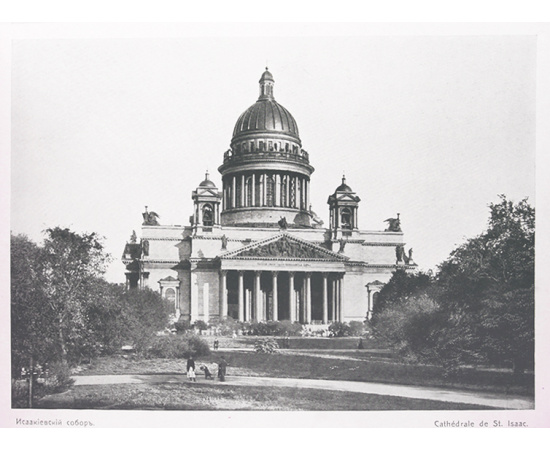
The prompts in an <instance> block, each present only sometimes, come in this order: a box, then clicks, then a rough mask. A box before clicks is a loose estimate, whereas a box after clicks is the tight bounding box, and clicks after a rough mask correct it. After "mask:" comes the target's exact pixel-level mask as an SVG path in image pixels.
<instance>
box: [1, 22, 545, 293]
mask: <svg viewBox="0 0 550 450" xmlns="http://www.w3.org/2000/svg"><path fill="white" fill-rule="evenodd" d="M238 26H239V25H235V27H238ZM354 34H355V35H354V36H350V37H345V36H338V37H337V36H329V35H328V33H327V36H324V37H321V36H314V37H299V36H296V37H283V36H274V37H266V36H261V35H250V34H248V35H247V34H246V33H243V36H242V37H235V36H234V35H233V34H232V35H229V34H228V35H227V36H221V37H181V38H169V39H154V38H144V39H21V40H15V41H14V43H13V47H12V136H11V137H12V154H11V164H12V167H11V176H12V179H11V195H12V196H11V202H12V203H11V229H12V231H13V232H15V233H25V234H27V235H28V236H29V237H31V238H32V239H33V240H36V241H39V240H40V239H41V238H42V234H41V232H42V230H44V229H45V228H48V227H54V226H63V227H70V228H72V229H73V230H76V231H79V232H81V231H87V232H92V231H95V232H98V233H99V234H101V235H103V236H105V238H106V241H105V243H106V248H107V251H108V252H109V253H111V254H112V256H113V258H114V261H113V263H112V265H111V267H110V268H109V271H108V274H107V275H108V279H109V280H110V281H115V282H123V281H124V266H123V264H122V263H121V262H120V257H121V255H122V250H123V248H124V244H125V243H126V241H127V240H128V239H129V237H130V235H131V233H132V230H136V232H137V233H138V236H139V234H140V226H141V222H142V218H141V213H142V212H143V210H144V206H145V205H147V206H148V207H149V209H150V210H153V211H156V212H157V213H158V214H159V215H160V223H161V224H163V225H164V224H166V225H169V224H179V225H187V224H188V221H189V216H190V215H191V214H192V211H193V209H192V200H191V191H192V190H193V189H195V188H196V186H197V185H198V184H199V183H200V182H201V181H202V180H203V179H204V173H205V170H207V169H208V170H209V172H210V174H211V179H212V180H213V181H214V182H215V183H216V185H217V186H218V187H220V186H221V178H220V175H219V172H218V171H217V168H218V167H219V166H220V165H221V163H222V159H223V152H224V151H225V150H227V149H228V148H229V143H230V140H231V135H232V131H233V126H234V125H235V122H236V120H237V118H238V117H239V115H240V114H241V113H242V112H243V111H244V110H245V109H246V108H248V107H249V106H250V105H251V104H253V103H254V102H255V101H256V99H257V97H258V80H259V78H260V76H261V74H262V72H263V70H264V68H265V66H266V64H268V65H269V70H270V71H271V72H272V74H273V76H274V78H275V90H274V94H275V99H276V100H277V101H278V102H279V103H280V104H281V105H283V106H284V107H286V108H287V109H288V110H289V111H290V112H291V113H292V115H293V116H294V118H295V119H296V121H297V123H298V127H299V130H300V137H301V139H302V144H303V147H304V149H306V150H307V151H308V152H309V155H310V163H311V164H312V165H313V166H314V167H315V172H314V173H313V175H312V177H311V198H312V206H313V209H314V211H316V212H317V214H318V215H319V216H320V217H321V218H322V219H323V220H324V221H325V223H327V222H328V205H327V198H328V196H329V195H330V194H332V193H333V192H334V189H335V188H336V187H337V186H338V185H339V184H340V182H341V177H342V174H343V173H345V175H346V179H347V183H348V185H350V186H351V187H352V188H353V189H354V190H355V191H356V193H357V194H358V195H359V196H360V198H361V203H360V206H359V226H360V228H361V229H367V230H383V229H384V227H385V225H386V224H385V223H384V220H385V219H387V218H389V217H395V216H396V213H398V212H399V213H400V214H401V223H402V228H403V231H404V233H405V242H406V247H407V249H408V248H409V247H413V248H414V259H415V261H416V262H417V263H418V264H419V266H420V267H421V268H423V269H429V268H435V266H436V265H437V264H439V263H440V262H442V261H443V260H444V259H445V258H446V257H447V256H448V255H449V253H450V252H451V251H452V250H453V249H454V248H455V247H456V246H457V245H459V244H461V243H462V242H464V240H465V239H467V238H469V237H473V236H475V235H477V234H479V233H481V232H482V231H483V230H484V229H485V227H486V224H487V219H488V214H489V210H488V204H489V203H491V202H497V201H498V200H499V199H498V194H505V195H507V196H508V197H509V198H510V199H512V200H514V201H519V200H521V199H522V198H524V197H529V198H530V201H531V203H532V204H533V205H534V201H535V81H536V40H535V37H533V36H511V35H509V36H505V35H503V36H420V35H419V36H367V35H365V36H361V35H358V34H357V33H354Z"/></svg>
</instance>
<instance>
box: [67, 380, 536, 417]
mask: <svg viewBox="0 0 550 450" xmlns="http://www.w3.org/2000/svg"><path fill="white" fill-rule="evenodd" d="M73 378H74V379H75V386H85V385H98V384H132V383H149V384H156V383H187V382H188V381H187V378H186V376H185V375H165V374H158V375H78V376H74V377H73ZM197 383H208V384H220V382H218V381H217V380H215V381H212V380H204V379H202V378H201V379H198V380H197ZM224 384H226V385H231V386H266V387H295V388H305V389H325V390H332V391H345V392H358V393H362V394H375V395H388V396H395V397H407V398H416V399H425V400H435V401H440V402H453V403H466V404H470V405H482V406H488V407H492V408H498V409H534V407H535V403H534V400H532V399H530V398H529V397H519V396H511V395H507V394H496V393H484V392H466V391H456V390H451V389H439V388H427V387H419V386H406V385H398V384H384V383H367V382H362V381H344V380H314V379H302V378H271V377H239V376H230V377H228V378H227V379H226V381H225V382H224Z"/></svg>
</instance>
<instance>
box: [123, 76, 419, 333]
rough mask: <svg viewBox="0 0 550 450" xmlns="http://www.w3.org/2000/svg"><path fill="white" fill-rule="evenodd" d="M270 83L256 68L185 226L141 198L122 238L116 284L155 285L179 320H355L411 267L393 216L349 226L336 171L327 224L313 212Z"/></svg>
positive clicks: (305, 166) (308, 168)
mask: <svg viewBox="0 0 550 450" xmlns="http://www.w3.org/2000/svg"><path fill="white" fill-rule="evenodd" d="M274 83H275V81H274V78H273V75H272V74H271V73H270V72H269V71H268V70H267V68H266V71H265V72H264V73H263V74H262V76H261V78H260V81H259V84H260V86H259V87H260V95H259V98H258V100H257V101H256V103H254V104H253V105H252V106H250V107H249V108H248V109H247V110H246V111H245V112H244V113H243V114H241V116H240V117H239V118H238V119H237V123H236V124H235V128H234V130H233V137H232V139H231V144H230V148H229V150H227V151H226V152H225V153H224V155H223V163H222V164H221V166H220V167H219V168H218V170H219V172H220V174H221V176H222V185H221V186H220V188H221V189H220V188H219V187H218V186H216V185H215V183H214V182H212V180H210V179H209V175H208V173H206V175H205V177H204V180H203V181H201V182H200V183H199V184H198V186H197V188H196V189H195V190H194V191H193V192H192V194H191V199H192V201H193V215H192V216H191V217H190V219H189V222H190V223H189V225H187V226H179V225H161V224H160V223H159V222H158V215H157V214H156V213H155V212H153V211H148V209H147V207H146V208H145V212H144V213H143V224H142V227H141V237H140V238H138V236H137V235H136V233H135V232H134V233H133V234H132V236H131V238H130V241H129V242H128V243H126V246H125V249H124V253H123V257H122V261H123V263H124V265H125V267H126V284H127V287H128V288H145V287H149V288H151V289H154V290H158V291H159V292H160V293H161V295H162V296H163V297H165V298H166V299H169V300H170V301H172V302H173V304H174V307H175V314H176V317H177V318H178V319H180V320H188V321H191V322H195V321H196V320H203V321H205V322H207V323H208V321H209V320H211V319H217V318H225V317H226V316H230V317H232V318H234V319H236V320H239V321H241V322H244V321H268V320H290V321H292V322H300V323H302V324H311V325H324V324H328V323H330V322H333V321H340V322H349V321H352V320H357V321H363V320H365V318H366V317H369V318H370V317H371V316H372V310H373V305H374V303H375V302H376V297H377V293H378V291H380V289H381V288H382V287H383V286H384V283H386V282H387V281H388V280H389V279H390V277H391V275H392V273H393V272H394V271H395V270H397V269H402V270H414V269H415V267H416V264H415V263H414V261H413V259H412V249H411V250H409V252H408V253H406V252H405V249H404V241H403V233H402V231H401V225H400V220H399V214H397V217H396V218H392V219H388V220H387V221H386V222H388V226H387V228H386V229H385V230H384V231H367V230H360V229H359V224H358V220H357V218H358V208H359V203H360V201H361V199H360V198H359V196H358V195H357V193H356V192H354V190H353V189H352V188H351V187H350V186H349V185H348V184H347V181H346V178H345V177H343V178H342V182H341V184H339V185H338V186H337V187H336V189H335V190H334V191H333V192H332V193H330V195H328V201H327V203H328V209H329V216H330V219H329V223H328V224H327V225H326V226H325V225H324V224H323V222H322V221H321V220H320V219H319V217H318V216H317V215H316V214H315V213H314V212H313V211H312V209H311V205H310V178H311V176H312V174H313V171H314V168H313V166H312V165H311V164H310V159H309V154H308V152H306V151H305V150H304V149H303V148H302V141H301V139H300V135H299V133H298V126H297V124H296V121H295V120H294V117H292V115H291V114H290V112H289V111H288V110H287V109H285V108H284V107H283V106H282V105H280V104H279V103H277V102H276V101H275V98H274V94H273V87H274ZM335 184H336V183H335Z"/></svg>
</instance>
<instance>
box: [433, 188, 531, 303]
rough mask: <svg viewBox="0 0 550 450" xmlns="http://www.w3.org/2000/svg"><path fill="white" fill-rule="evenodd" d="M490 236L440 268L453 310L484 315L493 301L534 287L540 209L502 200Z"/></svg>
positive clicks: (467, 245)
mask: <svg viewBox="0 0 550 450" xmlns="http://www.w3.org/2000/svg"><path fill="white" fill-rule="evenodd" d="M500 199H501V201H500V202H499V203H496V204H490V206H489V209H490V218H489V224H488V229H487V231H486V232H484V233H482V234H481V235H479V236H476V237H474V238H472V239H469V240H467V241H466V242H465V243H464V244H463V245H461V246H460V247H458V248H457V249H456V250H454V251H453V252H452V253H451V255H450V257H449V258H448V259H447V261H445V262H443V263H442V264H441V265H440V267H439V273H438V285H439V286H441V287H442V288H444V289H445V291H446V302H447V303H448V304H449V305H450V306H451V307H461V308H469V309H471V310H472V312H473V311H479V310H481V309H482V308H483V300H484V299H485V298H487V297H488V296H492V295H495V294H503V293H505V292H507V291H511V290H515V289H528V288H529V287H531V286H533V284H534V275H535V271H534V264H535V210H534V208H532V207H531V206H530V205H529V204H528V203H527V199H524V200H522V201H520V202H519V203H518V204H514V203H513V202H511V201H509V200H507V199H506V197H505V196H504V195H501V196H500Z"/></svg>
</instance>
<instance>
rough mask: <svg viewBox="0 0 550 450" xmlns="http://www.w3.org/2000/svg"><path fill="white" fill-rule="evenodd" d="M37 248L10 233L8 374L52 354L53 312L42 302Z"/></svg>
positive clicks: (16, 375) (37, 362) (44, 297)
mask: <svg viewBox="0 0 550 450" xmlns="http://www.w3.org/2000/svg"><path fill="white" fill-rule="evenodd" d="M40 253H41V249H40V247H38V246H37V245H36V244H35V243H33V242H31V241H30V240H29V239H28V238H27V237H26V236H23V235H17V236H14V235H12V236H11V346H12V352H11V358H12V376H13V377H18V376H19V375H20V373H21V368H22V367H27V368H29V370H31V371H32V366H33V365H34V364H44V363H45V362H46V361H48V360H49V359H52V358H53V357H54V353H55V352H54V351H53V350H52V341H53V338H52V337H53V336H55V334H54V327H53V319H54V317H53V314H52V312H51V310H49V309H48V308H44V305H45V304H46V294H45V292H44V290H43V289H42V284H41V282H40V281H41V277H40V270H39V268H38V267H37V264H36V262H37V261H39V260H40V258H41V256H40Z"/></svg>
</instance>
